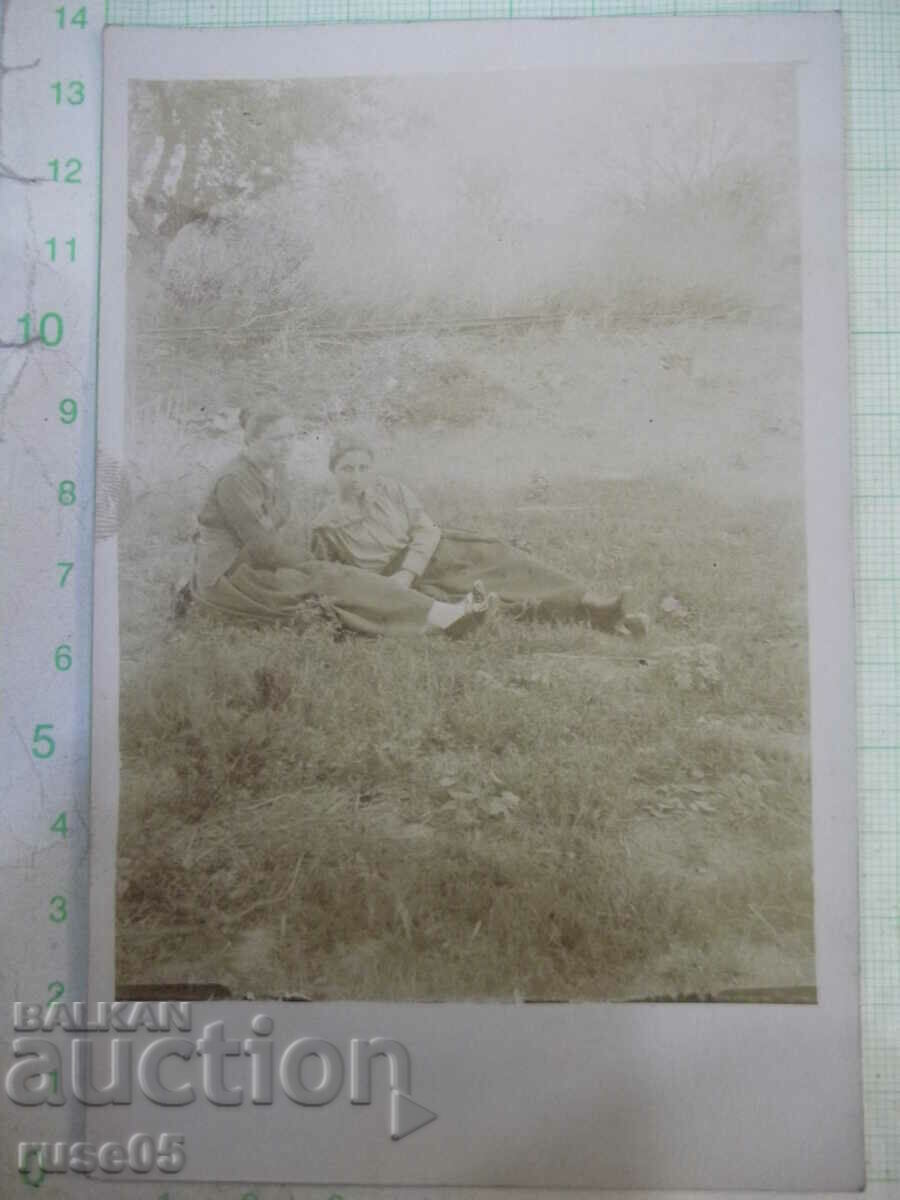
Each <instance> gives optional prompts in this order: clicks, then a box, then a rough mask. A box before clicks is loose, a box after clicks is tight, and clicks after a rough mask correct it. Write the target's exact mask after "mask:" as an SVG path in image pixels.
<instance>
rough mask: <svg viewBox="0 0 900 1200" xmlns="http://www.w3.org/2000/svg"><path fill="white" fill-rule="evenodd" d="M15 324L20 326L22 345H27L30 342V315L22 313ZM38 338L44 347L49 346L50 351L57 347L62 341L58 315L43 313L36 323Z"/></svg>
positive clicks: (61, 323)
mask: <svg viewBox="0 0 900 1200" xmlns="http://www.w3.org/2000/svg"><path fill="white" fill-rule="evenodd" d="M16 324H17V325H21V326H22V345H23V346H24V345H27V343H28V342H30V341H31V340H32V334H31V313H23V314H22V316H21V317H19V319H18V321H17V322H16ZM38 338H39V339H40V341H41V343H42V344H43V345H44V346H49V347H50V349H51V350H52V349H53V347H54V346H58V345H59V343H60V342H61V341H62V339H63V319H62V317H61V316H60V315H59V313H56V312H47V313H44V315H43V316H42V317H41V319H40V321H39V322H38Z"/></svg>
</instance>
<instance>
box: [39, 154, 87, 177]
mask: <svg viewBox="0 0 900 1200" xmlns="http://www.w3.org/2000/svg"><path fill="white" fill-rule="evenodd" d="M81 165H82V164H81V159H80V158H67V159H66V161H65V163H63V164H62V168H60V161H59V159H58V158H51V159H50V161H49V162H48V163H47V166H48V167H49V168H50V178H51V179H52V180H53V182H54V183H59V181H60V177H62V181H63V183H81Z"/></svg>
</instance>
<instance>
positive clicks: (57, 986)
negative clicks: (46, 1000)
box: [47, 979, 66, 1003]
mask: <svg viewBox="0 0 900 1200" xmlns="http://www.w3.org/2000/svg"><path fill="white" fill-rule="evenodd" d="M65 990H66V985H65V984H64V983H60V981H59V980H58V979H54V980H53V982H52V983H48V984H47V991H48V992H49V993H50V999H51V1001H52V1002H53V1003H56V1001H57V1000H59V999H60V997H61V996H62V994H63V992H64V991H65Z"/></svg>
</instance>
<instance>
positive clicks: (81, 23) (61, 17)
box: [54, 4, 87, 29]
mask: <svg viewBox="0 0 900 1200" xmlns="http://www.w3.org/2000/svg"><path fill="white" fill-rule="evenodd" d="M54 12H55V13H56V25H57V28H58V29H65V28H66V27H67V26H72V25H74V26H75V28H76V29H84V28H85V27H86V26H87V7H86V6H85V5H84V4H82V6H81V8H78V9H76V10H75V12H73V13H72V15H71V16H70V17H69V18H66V6H65V5H64V4H63V5H61V6H60V7H59V8H57V9H54Z"/></svg>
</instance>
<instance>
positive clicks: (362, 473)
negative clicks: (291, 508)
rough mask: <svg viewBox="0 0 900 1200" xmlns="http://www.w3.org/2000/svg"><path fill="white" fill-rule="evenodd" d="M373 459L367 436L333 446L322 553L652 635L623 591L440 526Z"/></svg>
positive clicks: (538, 614)
mask: <svg viewBox="0 0 900 1200" xmlns="http://www.w3.org/2000/svg"><path fill="white" fill-rule="evenodd" d="M373 460H374V455H373V452H372V449H371V447H370V446H369V444H368V443H367V442H366V441H365V440H364V439H362V438H359V437H354V436H343V437H340V438H338V439H337V441H336V442H335V443H334V445H333V447H332V450H331V453H330V455H329V460H328V463H329V466H330V468H331V472H332V474H333V475H334V479H335V484H336V495H335V498H334V499H333V500H332V502H331V503H330V504H329V505H328V506H327V507H326V508H325V509H324V510H323V511H322V512H321V513H320V514H319V516H318V517H317V518H316V520H315V521H314V523H313V532H312V550H313V553H314V554H315V556H316V557H317V558H319V559H322V560H323V561H326V562H333V563H343V564H345V565H346V566H352V567H356V568H358V569H360V570H363V571H366V572H368V573H369V574H372V575H374V576H382V577H384V578H386V579H388V580H389V581H390V582H391V583H392V584H393V585H395V586H396V587H397V590H398V592H406V591H409V590H411V589H414V590H415V591H418V592H423V593H425V594H427V595H430V596H434V597H437V598H439V599H442V600H453V599H458V598H459V597H461V596H465V594H466V593H467V592H468V591H469V589H470V588H472V587H473V585H474V583H475V580H476V579H478V580H480V581H481V582H482V583H483V585H484V587H485V588H486V589H487V591H488V592H490V593H493V594H496V595H497V596H498V597H499V601H500V604H501V606H502V607H503V608H504V609H506V610H507V611H509V612H511V613H512V614H513V615H516V616H522V617H534V618H536V619H539V620H546V621H555V620H569V621H572V620H586V621H589V622H590V623H591V624H592V625H593V626H595V627H596V628H598V629H604V630H616V631H619V632H626V633H631V634H634V635H636V636H640V635H642V634H644V633H646V631H647V618H646V617H644V616H643V615H642V614H640V613H629V612H627V611H626V606H625V593H624V592H622V593H620V594H619V595H618V596H616V597H615V598H612V599H606V598H604V597H602V596H600V595H598V594H597V593H596V592H594V591H592V590H591V589H590V588H589V587H588V586H587V585H586V584H585V583H583V582H581V581H580V580H578V579H574V578H573V577H572V576H570V575H565V574H563V573H562V572H561V571H557V570H554V569H553V568H552V567H548V566H545V565H544V564H543V563H541V562H538V561H537V559H535V558H532V557H531V556H530V555H528V554H525V553H524V552H523V551H521V550H517V549H515V547H513V546H510V545H508V544H507V543H506V542H503V541H501V540H500V539H499V538H493V537H485V536H482V535H481V534H478V533H470V532H467V531H465V530H459V529H443V530H442V529H439V528H438V526H437V525H435V523H434V521H432V519H431V518H430V517H429V515H428V514H427V513H426V511H425V509H424V508H423V506H422V504H421V503H420V501H419V500H418V499H417V498H416V497H415V496H414V495H413V493H412V492H411V491H410V490H409V488H407V487H405V486H404V485H403V484H402V483H398V482H397V481H396V480H393V479H385V478H383V477H381V476H379V475H376V474H375V473H374V471H373V465H374V463H373Z"/></svg>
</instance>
